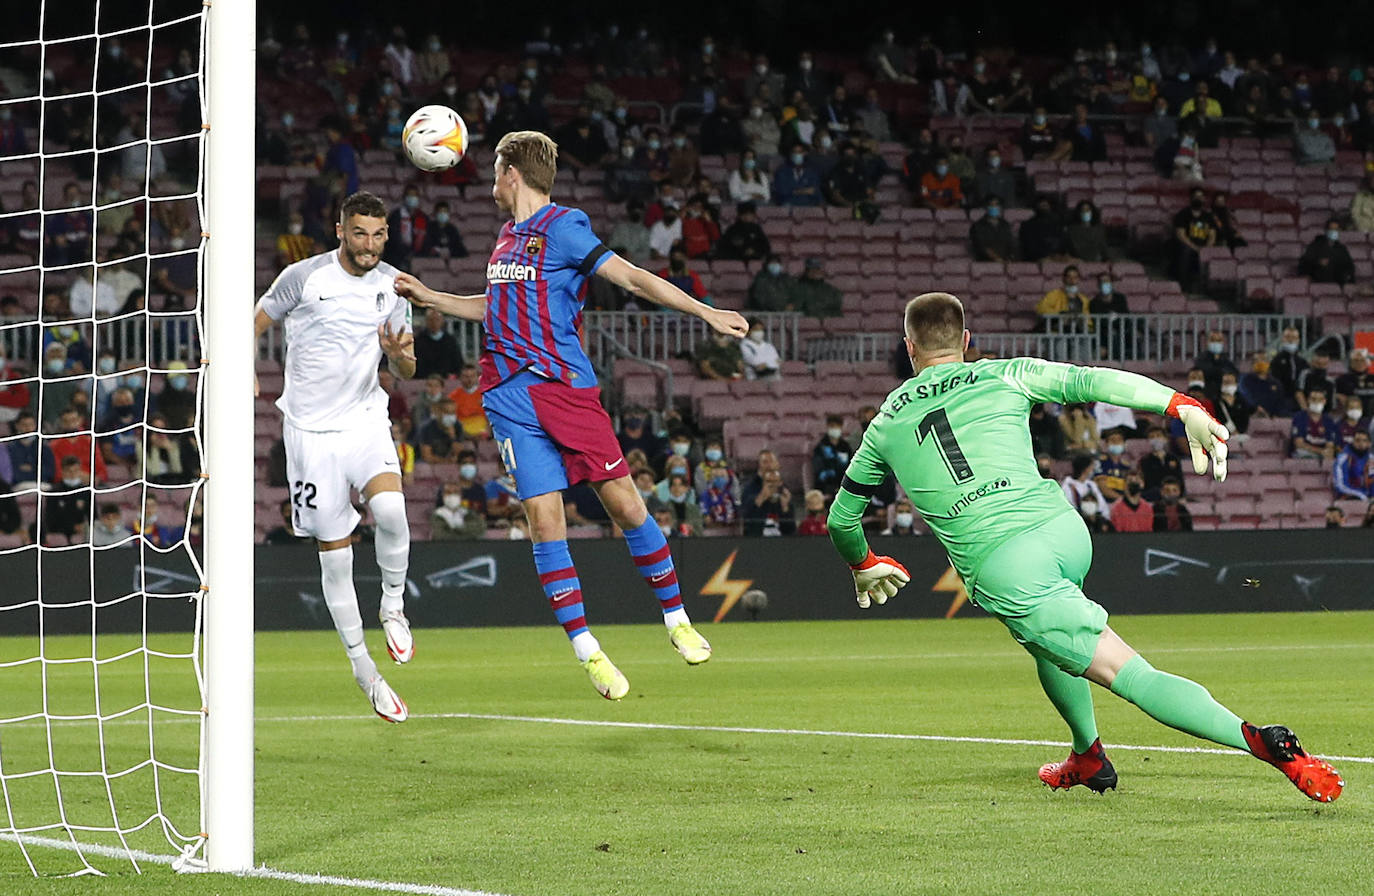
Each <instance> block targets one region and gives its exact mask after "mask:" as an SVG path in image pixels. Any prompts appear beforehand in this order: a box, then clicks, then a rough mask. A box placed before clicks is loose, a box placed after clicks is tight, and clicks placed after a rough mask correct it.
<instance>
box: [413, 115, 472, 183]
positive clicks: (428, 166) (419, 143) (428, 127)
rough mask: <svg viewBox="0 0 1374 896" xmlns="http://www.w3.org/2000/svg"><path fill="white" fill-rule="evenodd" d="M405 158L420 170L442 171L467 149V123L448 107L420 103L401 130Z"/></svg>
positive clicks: (458, 158)
mask: <svg viewBox="0 0 1374 896" xmlns="http://www.w3.org/2000/svg"><path fill="white" fill-rule="evenodd" d="M401 145H402V146H404V147H405V151H406V158H408V159H410V162H411V164H412V165H414V166H415V167H416V168H419V169H420V170H421V171H443V170H444V169H445V168H452V167H453V166H454V165H457V164H458V163H459V162H461V161H462V160H463V154H464V153H466V152H467V151H468V126H467V125H466V124H465V123H464V122H463V118H462V116H460V115H459V114H458V113H457V112H454V111H453V110H452V109H450V108H449V107H448V106H421V107H420V108H419V109H416V110H415V114H414V115H412V116H410V118H409V119H408V120H407V121H406V126H405V130H403V131H401Z"/></svg>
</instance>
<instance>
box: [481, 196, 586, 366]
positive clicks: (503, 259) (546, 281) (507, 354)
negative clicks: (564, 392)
mask: <svg viewBox="0 0 1374 896" xmlns="http://www.w3.org/2000/svg"><path fill="white" fill-rule="evenodd" d="M610 255H611V253H610V250H609V249H607V248H606V247H605V246H604V245H603V244H602V243H601V240H599V239H597V237H596V234H594V233H592V226H591V223H590V222H589V221H588V220H587V215H586V213H585V212H583V211H581V210H580V209H575V208H563V207H561V206H559V205H558V204H557V203H552V202H551V203H549V204H548V205H546V206H544V207H543V208H541V209H539V211H537V212H535V213H534V214H533V215H531V216H530V217H529V218H527V219H526V220H524V221H518V222H517V221H507V222H506V224H505V225H504V226H503V227H502V228H501V233H500V234H499V235H498V236H497V238H496V248H495V249H493V250H492V253H491V258H490V260H489V261H488V262H487V313H486V317H485V319H484V320H483V322H482V323H483V326H484V328H485V329H486V335H485V337H484V341H483V346H482V348H483V352H482V359H481V368H482V389H483V391H485V390H487V389H491V388H493V387H494V386H499V385H500V384H501V383H504V382H505V381H506V380H507V379H509V378H510V377H512V376H514V375H515V374H517V373H519V372H520V371H522V370H532V371H534V372H535V373H537V374H539V375H540V376H544V377H547V378H549V379H556V380H562V381H563V382H565V383H567V384H568V385H569V386H573V387H574V388H587V387H591V386H595V385H596V373H595V372H594V371H593V370H592V362H591V360H590V359H588V357H587V353H586V351H584V350H583V348H582V340H581V338H580V336H579V333H578V327H579V326H580V324H581V321H582V303H583V298H584V296H585V293H586V285H587V278H588V277H590V276H591V275H592V274H594V273H595V272H596V270H597V268H599V267H601V265H602V264H604V263H605V261H606V259H607V258H610Z"/></svg>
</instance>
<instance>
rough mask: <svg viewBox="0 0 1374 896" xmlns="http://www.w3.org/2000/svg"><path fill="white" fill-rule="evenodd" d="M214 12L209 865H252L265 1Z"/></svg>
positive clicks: (209, 46)
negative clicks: (257, 252) (260, 71)
mask: <svg viewBox="0 0 1374 896" xmlns="http://www.w3.org/2000/svg"><path fill="white" fill-rule="evenodd" d="M206 6H207V7H208V13H207V15H208V17H209V22H208V27H207V30H206V60H205V63H204V65H205V77H206V81H207V88H206V103H205V107H206V113H205V121H206V125H207V127H208V128H209V139H208V141H207V144H208V145H207V150H206V160H205V168H206V180H205V184H206V191H205V192H206V203H207V209H206V210H207V216H206V220H207V222H208V233H209V236H208V238H207V239H206V243H205V247H206V264H205V274H204V279H203V282H202V284H201V288H202V290H203V292H202V296H203V301H204V304H205V317H206V320H205V325H206V334H205V358H206V360H207V361H208V364H207V365H206V368H205V376H206V383H205V389H206V391H205V408H206V412H205V415H204V420H205V440H206V445H205V448H206V455H207V461H206V464H205V469H206V470H208V471H209V474H210V479H209V481H208V482H207V483H206V503H205V577H206V587H207V592H206V599H205V692H206V718H205V742H204V748H203V749H202V751H201V766H202V767H201V786H202V790H203V797H202V798H203V807H202V811H203V813H204V818H205V834H206V841H205V857H206V860H207V863H208V867H209V870H211V871H243V870H247V869H248V868H250V867H252V865H253V506H254V503H253V492H254V470H253V411H254V406H253V389H252V384H253V365H254V360H255V358H256V357H257V351H256V346H255V344H254V340H253V315H252V307H253V288H254V283H253V271H254V263H253V252H254V239H253V225H254V221H255V216H254V198H255V194H256V190H255V189H254V149H255V146H254V139H253V127H254V101H255V89H254V88H255V84H256V79H255V72H256V66H257V53H256V29H255V24H256V21H255V20H256V0H215V2H214V3H210V2H208V0H207V3H206Z"/></svg>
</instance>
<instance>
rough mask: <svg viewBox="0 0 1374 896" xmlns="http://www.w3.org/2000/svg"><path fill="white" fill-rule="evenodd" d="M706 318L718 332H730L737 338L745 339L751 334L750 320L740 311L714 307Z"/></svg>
mask: <svg viewBox="0 0 1374 896" xmlns="http://www.w3.org/2000/svg"><path fill="white" fill-rule="evenodd" d="M705 320H706V322H707V323H708V324H710V325H711V329H713V330H715V331H716V332H717V333H729V334H730V335H731V336H734V337H735V338H737V339H743V338H744V337H745V336H748V335H749V322H748V321H747V320H745V319H744V315H742V314H740V313H739V312H738V311H726V310H723V309H720V308H713V309H711V312H710V314H708V315H706V317H705Z"/></svg>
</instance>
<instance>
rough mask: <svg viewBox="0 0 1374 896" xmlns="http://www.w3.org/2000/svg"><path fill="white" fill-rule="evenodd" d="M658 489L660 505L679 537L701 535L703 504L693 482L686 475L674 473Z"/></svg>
mask: <svg viewBox="0 0 1374 896" xmlns="http://www.w3.org/2000/svg"><path fill="white" fill-rule="evenodd" d="M659 486H661V488H658V487H656V492H657V493H658V497H659V502H660V505H661V506H662V507H663V508H664V509H666V511H667V512H668V515H669V516H668V519H669V522H670V524H671V525H672V527H673V531H675V532H676V533H677V534H678V535H684V536H686V535H700V534H701V530H702V526H703V520H702V514H701V504H700V503H699V502H698V500H697V494H696V492H695V491H694V490H693V489H692V480H691V477H689V476H688V475H687V474H685V473H681V472H674V473H672V474H671V475H669V476H668V478H667V479H665V480H664V481H663V482H661V483H659Z"/></svg>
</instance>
